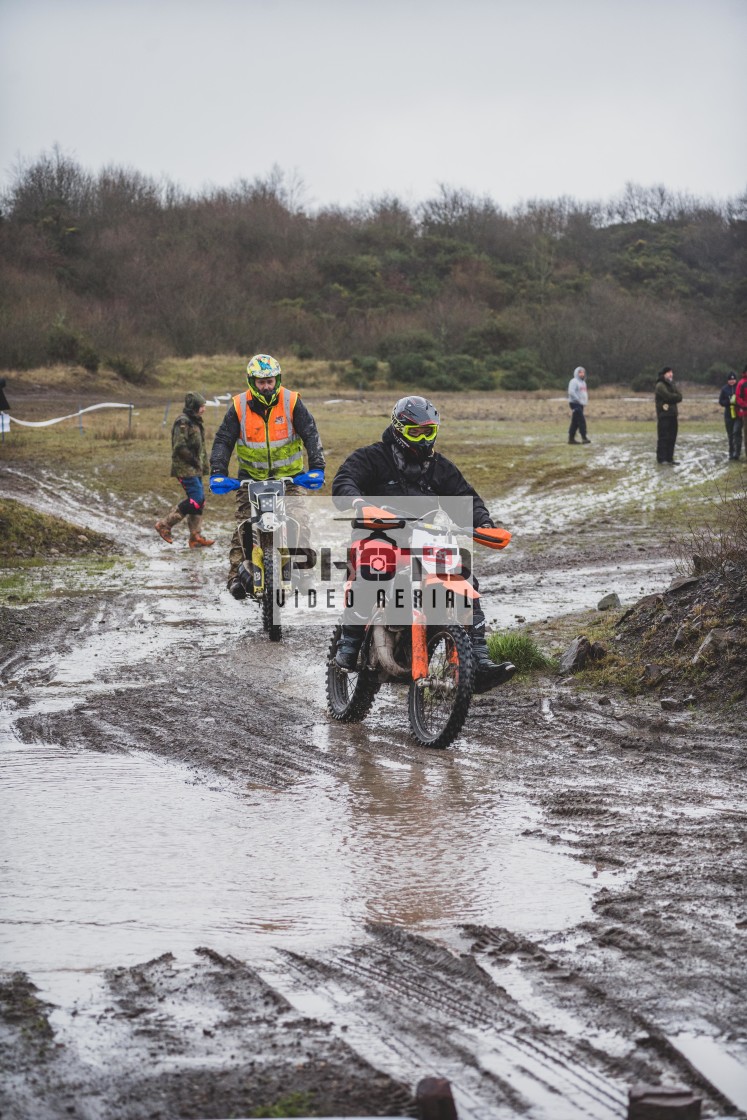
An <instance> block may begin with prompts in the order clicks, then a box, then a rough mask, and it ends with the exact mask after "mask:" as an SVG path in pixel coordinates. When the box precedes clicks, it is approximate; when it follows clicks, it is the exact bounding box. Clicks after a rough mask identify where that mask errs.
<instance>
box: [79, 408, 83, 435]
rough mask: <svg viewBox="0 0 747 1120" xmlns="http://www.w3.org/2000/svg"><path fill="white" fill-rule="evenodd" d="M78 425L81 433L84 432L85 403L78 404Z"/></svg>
mask: <svg viewBox="0 0 747 1120" xmlns="http://www.w3.org/2000/svg"><path fill="white" fill-rule="evenodd" d="M78 427H79V428H80V432H81V435H82V434H83V405H82V404H79V405H78Z"/></svg>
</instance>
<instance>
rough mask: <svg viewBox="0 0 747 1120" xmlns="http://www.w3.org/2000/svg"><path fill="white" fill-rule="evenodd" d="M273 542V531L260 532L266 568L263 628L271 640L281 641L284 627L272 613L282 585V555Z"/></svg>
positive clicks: (263, 594)
mask: <svg viewBox="0 0 747 1120" xmlns="http://www.w3.org/2000/svg"><path fill="white" fill-rule="evenodd" d="M273 543H274V542H273V538H272V534H271V533H260V534H259V546H260V548H261V549H262V559H263V562H264V569H265V589H264V592H263V593H262V629H263V630H264V631H265V632H266V634H267V637H268V638H269V639H270V641H271V642H279V641H281V640H282V637H283V628H282V626H281V624H280V623H279V622H273V617H272V613H273V606H274V599H275V592H276V589H277V588H278V587H280V578H279V575H280V557H279V555H277V553H276V552H275V549H274V548H273Z"/></svg>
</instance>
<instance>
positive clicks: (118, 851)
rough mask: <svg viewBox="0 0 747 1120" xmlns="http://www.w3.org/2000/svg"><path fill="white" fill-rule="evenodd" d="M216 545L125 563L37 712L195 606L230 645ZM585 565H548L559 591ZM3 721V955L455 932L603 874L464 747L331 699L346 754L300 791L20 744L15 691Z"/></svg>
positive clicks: (521, 922) (557, 921)
mask: <svg viewBox="0 0 747 1120" xmlns="http://www.w3.org/2000/svg"><path fill="white" fill-rule="evenodd" d="M222 559H223V558H222V557H220V556H219V555H217V554H216V555H213V554H212V553H211V554H210V555H201V556H199V557H194V556H191V555H189V554H186V555H185V554H184V552H182V553H181V554H179V553H178V552H177V551H176V550H175V551H174V552H168V553H164V552H163V551H161V553H160V554H159V555H158V556H157V557H155V558H153V559H145V558H143V559H141V560H140V561H139V562H138V565H137V567H136V568H129V569H125V570H124V571H122V572H120V573H119V574H118V575H117V577H116V578H117V581H118V586H120V587H123V588H124V589H127V590H129V591H130V592H131V591H132V589H133V588H137V597H136V600H135V601H134V606H133V607H132V608H131V611H130V614H129V616H128V619H127V624H126V626H125V625H122V626H121V628H120V629H118V630H117V631H116V632H115V633H114V634H112V630H111V628H110V626H101V627H100V626H99V625H98V623H99V622H103V621H104V613H103V612H106V611H107V610H108V609H109V607H107V604H106V602H104V604H103V606H102V615H101V617H97V618H94V619H93V620H90V621H89V622H88V623H86V625H85V627H84V629H83V630H82V631H81V632H80V633H79V639H80V640H79V642H78V644H77V645H76V647H75V648H74V649H73V650H72V651H71V652H70V653H67V654H63V655H59V654H57V653H56V652H54V651H50V653H49V656H48V659H47V661H46V662H45V659H44V658H42V659H38V660H37V662H36V663H35V671H37V672H40V673H41V674H42V684H41V685H39V686H34V684H33V681H27V683H26V684H25V685H24V695H25V706H24V708H23V714H24V716H28V715H30V714H34V713H35V712H37V713H42V714H43V713H45V712H50V711H53V710H59V709H65V708H69V707H71V706H72V705H74V704H75V703H77V702H79V700H80V696H81V688H82V687H84V689H85V693H84V694H86V695H90V694H92V693H94V692H95V693H99V694H101V693H102V692H103V693H105V692H106V691H107V690H108V689H110V688H112V687H115V686H116V687H121V683H122V677H121V673H120V672H119V667H120V666H122V665H127V666H128V667H130V668H132V667H133V666H135V667H137V666H138V664H141V663H143V664H147V665H148V666H149V670H148V671H149V672H153V671H154V669H155V673H156V676H157V675H158V669H157V666H158V664H159V662H160V661H161V659H163V658H166V657H168V650H169V646H170V644H171V642H175V641H180V640H181V637H182V634H183V627H184V625H185V624H186V623H187V622H188V623H189V626H190V628H199V633H200V649H201V651H202V653H203V654H204V653H208V654H209V653H210V652H211V651H214V650H216V649H218V648H226V647H230V646H231V645H232V643H233V642H234V641H235V640H236V638H237V637H238V636H239V634H240V633H241V630H242V628H244V627H245V626H246V624H247V614H246V613H245V612H246V610H250V609H251V608H240V609H238V610H237V608H236V605H235V604H234V603H233V601H232V600H230V599H229V598H228V596H227V595H226V594H225V592H222V591H221V590H220V587H221V581H220V569H221V567H222ZM597 574H598V575H599V573H597ZM619 574H620V571H619V569H618V575H619ZM626 574H627V577H628V579H629V581H630V587H631V589H632V587H633V586H635V588H636V591H637V589H638V588H639V586H643V585H644V584H645V583H646V582H647V581H649V582H650V581H651V580H653V579H655V578H656V576H655V574H652V573H651V571H650V569H646V570H645V571H644V569H643V568H642V566H640V565H631V566H629V568H628V570H627V573H626ZM578 576H579V573H578V572H557V573H547V575H546V578H547V580H548V585H549V586H550V587H552V588H553V596H554V601H555V603H557V602H558V601H561V600H562V597H563V595H564V594H565V584H566V583H567V584H568V587H567V590H568V593H569V595H570V593H571V591H572V589H573V588H574V587H576V588H577V587H578V586H579V580H578ZM595 578H596V577H595ZM659 578H661V577H659ZM599 579H600V580H601V581H602V583H601V584H600V587H602V586H606V584H605V579H606V577H605V575H604V573H602V574H601V575H599ZM501 585H502V587H504V588H505V593H502V594H501V595H495V596H491V605H493V606H495V607H496V609H497V610H498V611H499V612H500V613H502V614H503V615H504V616H505V617H504V618H503V619H502V620H501V621H502V623H504V624H509V623H511V622H513V618H512V617H511V615H512V614H513V613H518V612H519V610H520V611H521V612H522V614H524V615H525V616H526V617H529V618H531V617H539V616H542V615H546V614H547V613H548V600H547V592H546V591H545V590H544V589H543V587H542V586H541V585H540V586H537V582H536V579H534V580H532V579H530V578H529V577H527V578H526V579H525V578H524V577H522V576H521V575H518V576H515V577H512V579H510V580H507V579H502V580H501ZM617 586H620V583H619V582H618V584H617ZM559 588H560V590H559ZM594 593H596V592H594ZM585 595H586V598H585V601H584V603H583V604H579V605H586V606H589V605H593V602H591V603H590V602H589V598H590V588H589V581H588V580H587V581H586V592H585ZM568 603H569V607H568V609H572V608H573V607H574V606H576V605H577V600H576V599H573V600H572V602H571V599H568ZM493 613H495V611H494V612H493ZM252 622H253V623H256V619H254V618H253V619H252ZM192 632H194V631H192ZM45 668H46V675H45ZM136 671H137V669H136ZM125 682H126V678H125ZM206 726H207V721H206ZM175 733H178V729H175ZM0 737H2V751H1V752H0V768H1V769H2V778H3V780H2V783H1V784H0V820H1V821H2V824H0V840H1V841H2V850H3V853H4V855H3V863H2V866H1V867H0V884H1V886H2V893H3V896H4V899H5V902H4V905H3V910H2V918H1V924H0V930H1V932H2V939H3V942H4V944H3V957H4V960H5V963H6V965H9V966H11V967H13V968H22V969H26V970H28V971H30V972H32V973H33V972H35V971H37V970H50V969H52V970H54V969H70V968H72V969H85V968H91V967H101V966H108V965H117V964H128V963H134V962H137V961H142V960H146V959H149V958H151V957H153V956H154V955H157V954H159V953H161V952H164V951H166V950H171V951H172V952H175V953H176V952H179V951H180V950H191V949H193V948H194V947H195V946H197V945H199V944H208V945H210V946H212V947H214V948H216V949H217V950H219V951H221V952H227V953H232V954H234V955H236V956H239V957H243V956H246V955H251V956H252V957H255V958H256V956H257V953H258V952H259V953H260V954H261V951H262V946H265V947H267V949H268V951H269V950H270V947H272V946H278V945H283V946H286V947H288V946H297V947H300V946H305V947H308V946H309V945H310V944H318V945H321V944H332V943H340V942H344V941H346V940H349V939H350V938H351V937H353V936H354V935H355V931H356V930H360V928H361V926H362V923H363V922H364V921H366V920H379V921H384V922H392V923H397V924H401V925H403V926H406V927H407V928H408V929H416V930H418V931H420V932H423V933H427V934H431V935H437V936H440V937H443V938H448V937H449V936H451V935H452V934H453V931H454V930H455V929H456V927H457V926H458V925H459V924H461V923H464V922H472V923H476V924H480V923H485V924H489V925H496V926H507V927H510V928H512V929H515V930H517V931H521V932H523V933H526V934H528V935H533V934H541V933H549V932H554V931H557V930H562V929H563V928H565V927H567V926H569V925H570V926H573V925H575V924H576V923H577V922H579V921H582V920H583V919H584V918H585V917H586V916H588V913H589V906H590V897H591V890H592V886H593V887H594V888H596V889H598V888H599V886H600V882H599V878H598V876H597V877H593V873H592V871H591V869H589V868H587V867H586V866H585V865H582V864H580V863H578V862H577V861H575V860H574V859H572V858H571V857H570V856H569V855H567V854H564V853H563V852H562V851H559V850H558V849H557V848H556V847H551V846H550V845H548V844H544V843H543V842H541V841H540V840H538V839H537V838H536V837H532V836H526V835H523V834H524V833H526V832H529V831H531V830H532V826H533V825H534V824H535V823H536V822H535V817H534V810H533V809H532V807H531V806H530V804H529V803H524V802H522V801H517V800H511V799H509V798H507V797H506V796H505V794H504V793H503V791H502V790H501V789H500V788H499V786H498V784H497V783H496V784H495V785H491V784H490V783H489V782H486V779H485V775H484V773H483V771H482V769H481V768H480V767H474V766H472V765H470V761H469V758H468V757H467V756H461V757H460V756H459V755H458V754H455V755H454V760H453V764H451V765H449V766H445V765H444V764H443V762H442V761H441V758H442V756H440V755H438V756H433V757H432V758H429V757H428V756H427V752H426V755H425V759H424V757H423V756H422V755H419V756H418V758H417V762H413V764H412V765H410V764H408V763H407V762H403V763H393V762H392V761H391V759H386V758H384V757H380V756H377V754H376V752H375V750H373V751H371V750H368V751H350V750H349V743H348V741H347V737H346V735H345V734H343V733H341V732H340V729H339V728H333V729H331V728H330V727H329V725H328V724H327V722H326V720H325V718H324V716H323V715H322V714H321V713H320V723H319V726H318V728H317V731H316V735H315V738H316V741H317V745H318V746H320V747H321V748H322V749H323V750H324V751H325V752H337V753H338V760H337V762H338V765H337V767H336V770H335V776H334V777H330V776H329V774H319V775H315V776H313V777H311V778H308V777H307V778H304V779H303V780H300V781H299V782H298V783H297V784H296V785H295V786H294V787H293V788H292V789H291V790H290V791H289V790H283V791H276V790H272V789H257V788H250V789H245V790H243V791H241V792H239V793H237V792H236V791H235V790H234V789H228V788H222V787H218V788H214V787H211V786H210V785H208V784H207V783H206V782H196V781H195V778H194V775H193V773H192V772H190V771H188V770H186V769H185V768H182V767H180V766H178V765H175V764H173V763H169V764H166V763H164V762H162V761H161V760H159V759H157V758H155V757H154V756H151V755H149V754H147V753H146V751H145V750H144V751H143V752H140V751H138V752H136V753H134V754H131V755H128V754H117V755H107V754H101V753H98V752H96V753H92V752H90V751H88V750H86V749H85V748H83V747H81V749H80V750H75V749H73V750H71V749H70V748H69V747H65V748H62V747H60V746H58V745H56V744H55V743H53V742H50V743H46V744H43V745H39V744H37V745H27V744H22V743H20V742H19V741H18V739H17V738H16V736H15V735H14V734H13V709H12V707H11V706H10V704H5V705H3V706H2V707H0ZM143 747H144V748H147V744H143ZM340 760H343V762H342V767H341V766H340ZM341 775H342V776H341ZM605 874H606V875H610V876H611V875H612V872H605Z"/></svg>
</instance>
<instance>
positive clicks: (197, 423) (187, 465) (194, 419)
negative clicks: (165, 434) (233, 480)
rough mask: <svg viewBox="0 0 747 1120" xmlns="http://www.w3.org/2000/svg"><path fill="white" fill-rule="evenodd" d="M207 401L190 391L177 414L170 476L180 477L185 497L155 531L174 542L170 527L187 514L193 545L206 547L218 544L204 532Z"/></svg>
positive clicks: (162, 519)
mask: <svg viewBox="0 0 747 1120" xmlns="http://www.w3.org/2000/svg"><path fill="white" fill-rule="evenodd" d="M206 403H207V402H206V401H205V398H204V397H203V396H200V394H199V393H187V395H186V397H185V398H184V411H183V412H181V413H180V414H179V415H178V416H177V418H176V420H175V421H174V424H173V426H172V428H171V477H172V478H178V479H179V482H180V483H181V486H182V488H183V490H184V494H185V497H184V498H182V500H181V501H180V502H179V504H178V505H176V506H174V508H173V509H172V510H171V512H170V513H167V514H166V516H165V517H162V518H161V519H160V520H158V521H156V532H157V533H158V535H159V536H160V537H162V538H163V540H165V541H166V543H167V544H173V543H174V538H173V537H172V535H171V530H172V529H173V528H174V526H175V525H178V524H179V522H180V521H182V520H183V519H184V518H185V517H186V519H187V525H188V526H189V547H190V548H207V547H208V546H209V545H211V544H215V541H209V540H207V539H206V538H205V537H203V535H202V511H203V509H204V508H205V487H204V486H203V482H202V476H203V475H205V474H207V471H208V460H207V451H206V449H205V428H204V426H203V423H202V416H203V413H204V412H205V406H206Z"/></svg>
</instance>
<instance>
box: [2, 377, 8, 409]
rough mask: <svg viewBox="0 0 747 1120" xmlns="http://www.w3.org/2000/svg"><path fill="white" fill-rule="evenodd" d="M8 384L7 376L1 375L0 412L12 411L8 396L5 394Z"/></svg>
mask: <svg viewBox="0 0 747 1120" xmlns="http://www.w3.org/2000/svg"><path fill="white" fill-rule="evenodd" d="M7 384H8V382H7V381H6V380H5V378H4V377H0V412H10V405H9V404H8V398H7V397H6V395H5V386H6V385H7Z"/></svg>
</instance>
